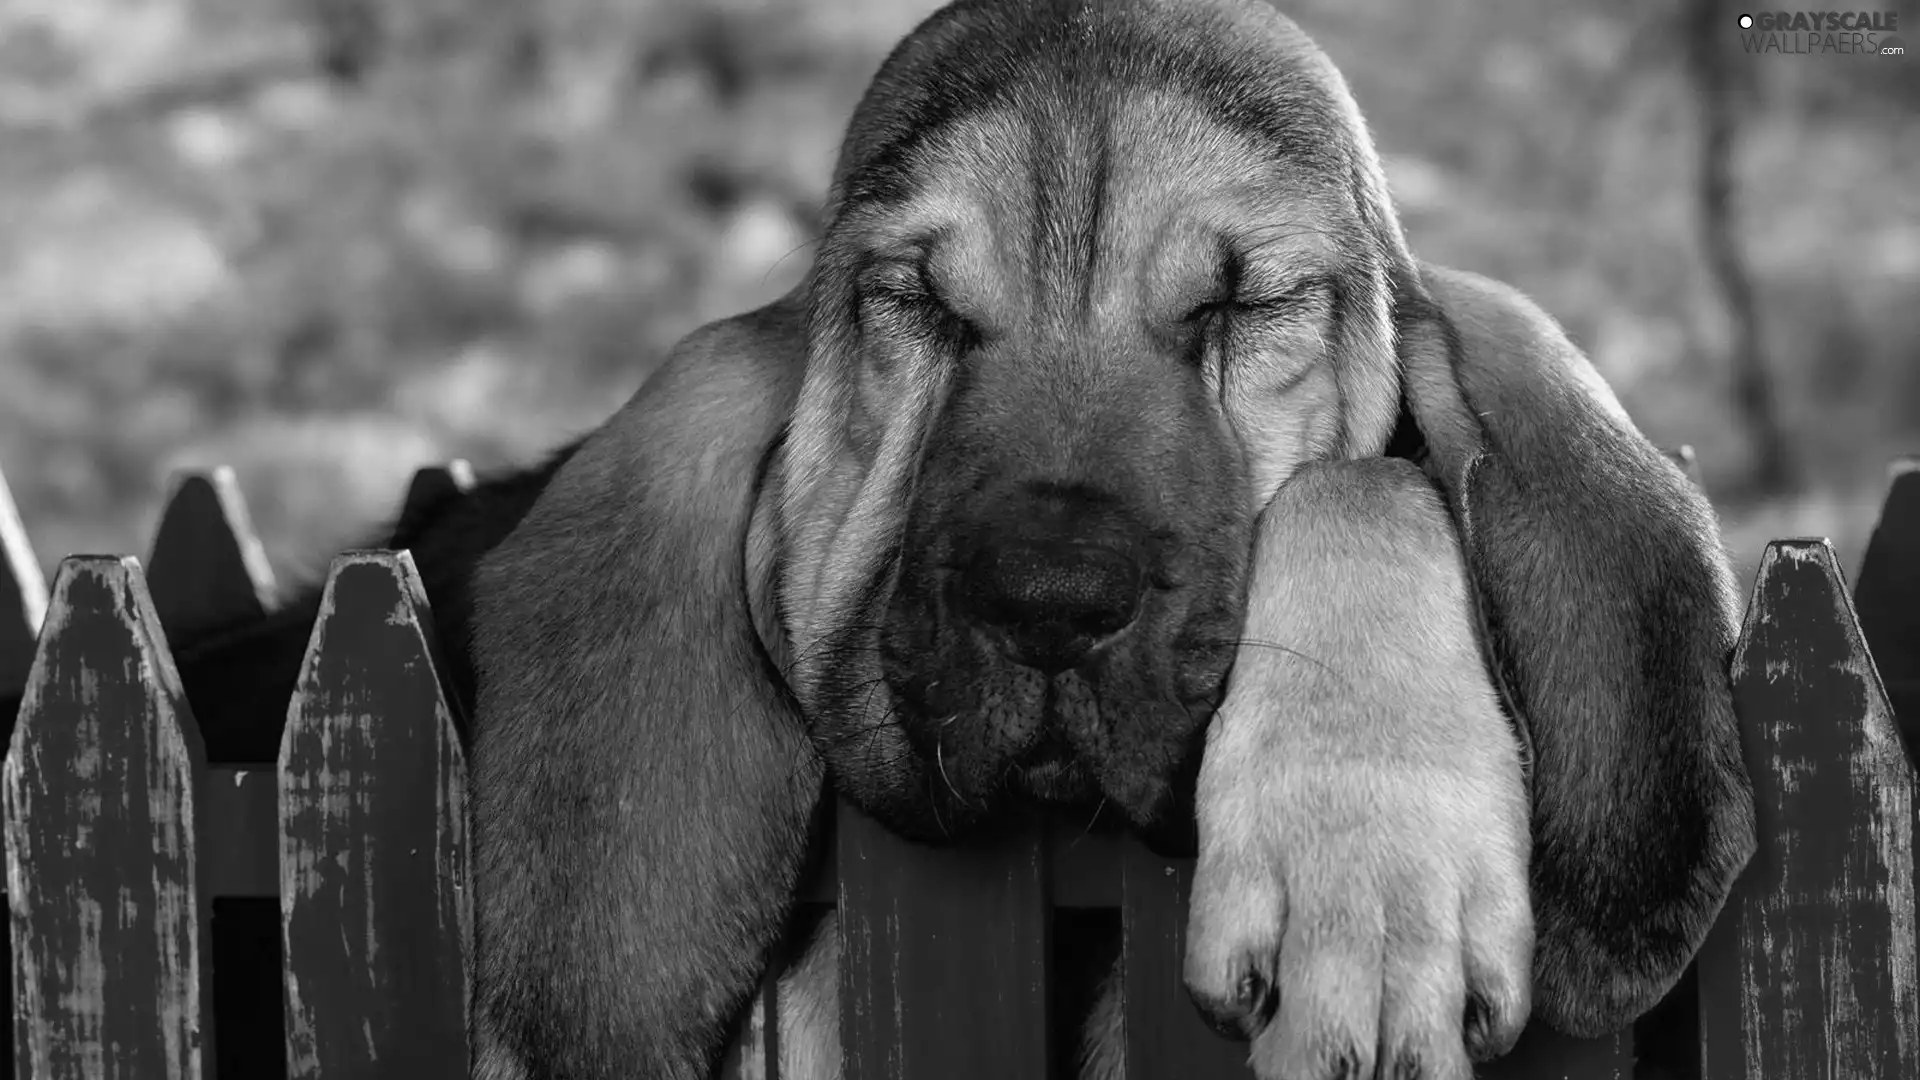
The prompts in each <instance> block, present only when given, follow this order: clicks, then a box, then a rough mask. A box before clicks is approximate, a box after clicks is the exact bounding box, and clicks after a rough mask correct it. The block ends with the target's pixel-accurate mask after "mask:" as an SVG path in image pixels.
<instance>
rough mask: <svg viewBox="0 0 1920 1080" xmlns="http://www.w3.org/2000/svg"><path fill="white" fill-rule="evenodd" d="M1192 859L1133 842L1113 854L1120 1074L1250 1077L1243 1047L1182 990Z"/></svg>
mask: <svg viewBox="0 0 1920 1080" xmlns="http://www.w3.org/2000/svg"><path fill="white" fill-rule="evenodd" d="M1193 865H1194V864H1193V860H1191V859H1178V860H1173V859H1163V858H1161V857H1159V856H1158V855H1155V854H1154V853H1153V852H1151V851H1148V850H1147V849H1146V847H1144V846H1143V845H1141V844H1138V843H1129V844H1127V845H1126V846H1125V848H1124V849H1123V850H1122V851H1121V852H1120V880H1121V885H1120V888H1121V903H1120V941H1121V957H1122V959H1121V963H1122V965H1123V966H1122V971H1121V978H1122V979H1123V980H1124V982H1123V986H1124V987H1125V994H1124V1000H1125V1009H1126V1030H1127V1075H1128V1076H1129V1077H1133V1076H1169V1077H1171V1076H1178V1077H1183V1078H1189V1080H1251V1078H1252V1076H1253V1070H1252V1069H1251V1068H1249V1067H1248V1065H1247V1057H1248V1052H1249V1047H1248V1045H1247V1044H1246V1043H1243V1042H1238V1041H1232V1040H1228V1039H1226V1038H1223V1037H1222V1036H1220V1035H1217V1034H1215V1033H1214V1031H1213V1030H1212V1029H1211V1028H1209V1027H1208V1026H1207V1024H1206V1021H1204V1020H1202V1019H1201V1018H1200V1010H1199V1009H1197V1008H1195V1007H1194V1004H1193V1000H1192V999H1191V998H1190V997H1188V996H1187V991H1186V983H1185V981H1184V979H1183V977H1182V966H1183V961H1184V960H1185V958H1186V952H1187V895H1188V892H1189V891H1190V890H1191V889H1192V887H1193Z"/></svg>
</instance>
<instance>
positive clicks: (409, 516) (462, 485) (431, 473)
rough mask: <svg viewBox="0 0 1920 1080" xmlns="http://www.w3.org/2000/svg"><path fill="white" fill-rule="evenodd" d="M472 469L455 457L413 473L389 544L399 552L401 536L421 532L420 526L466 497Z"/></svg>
mask: <svg viewBox="0 0 1920 1080" xmlns="http://www.w3.org/2000/svg"><path fill="white" fill-rule="evenodd" d="M473 485H474V477H473V466H472V465H469V464H468V463H467V460H466V459H465V458H454V459H452V460H450V461H448V462H447V463H446V464H445V465H427V466H424V467H422V468H420V469H417V470H415V471H414V474H413V479H412V480H411V481H410V482H409V483H408V484H407V497H406V498H405V499H404V500H403V501H402V502H401V504H400V517H399V518H398V519H396V520H395V522H394V526H393V536H392V538H391V540H390V542H391V543H392V544H393V546H394V547H395V548H396V549H398V548H400V547H402V546H403V545H402V544H401V543H400V542H399V541H400V539H401V538H402V537H406V536H412V535H414V534H416V533H418V532H419V531H420V527H421V524H422V523H423V522H426V521H431V520H432V519H434V518H436V517H438V516H440V515H441V514H442V513H445V512H446V509H447V507H448V505H449V504H451V503H452V502H453V501H454V500H456V499H462V498H465V497H466V495H467V493H468V492H470V491H472V490H473Z"/></svg>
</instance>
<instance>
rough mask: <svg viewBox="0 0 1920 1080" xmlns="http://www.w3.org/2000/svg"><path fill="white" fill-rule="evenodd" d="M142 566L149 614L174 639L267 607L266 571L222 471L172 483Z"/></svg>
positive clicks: (269, 573)
mask: <svg viewBox="0 0 1920 1080" xmlns="http://www.w3.org/2000/svg"><path fill="white" fill-rule="evenodd" d="M149 565H150V566H151V567H152V570H151V572H150V573H149V574H148V578H149V579H150V582H151V587H152V589H153V605H154V608H155V609H156V610H157V611H159V612H160V622H161V625H163V626H165V627H166V630H167V633H168V634H170V635H172V636H173V637H174V638H176V639H181V640H184V639H185V637H186V635H189V634H192V633H194V632H196V631H203V630H209V629H213V628H215V627H220V626H227V625H232V624H234V623H237V622H241V621H243V620H247V619H257V618H259V617H260V616H261V615H264V614H266V613H267V612H268V611H270V610H272V608H273V604H274V591H275V590H274V583H273V569H272V568H271V567H270V566H268V565H267V554H266V549H265V548H263V547H262V546H261V544H260V538H259V537H258V536H257V535H255V533H254V531H253V522H252V520H251V519H250V518H249V517H248V515H247V502H246V499H245V498H243V497H242V496H241V494H240V483H239V481H238V480H236V479H235V478H234V475H233V470H232V469H230V468H228V467H227V466H225V465H222V466H220V467H218V468H215V469H209V470H207V471H205V472H189V473H181V474H179V475H178V476H176V477H175V478H174V481H173V494H172V495H171V496H169V497H168V499H167V508H166V510H165V512H163V513H162V514H161V515H160V527H159V529H158V530H157V531H156V532H155V534H154V539H153V557H152V559H150V560H149Z"/></svg>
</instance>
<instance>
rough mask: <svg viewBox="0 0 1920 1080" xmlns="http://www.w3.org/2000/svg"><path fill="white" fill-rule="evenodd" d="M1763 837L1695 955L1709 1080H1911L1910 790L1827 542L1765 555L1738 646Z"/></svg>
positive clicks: (1916, 1049)
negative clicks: (1697, 957)
mask: <svg viewBox="0 0 1920 1080" xmlns="http://www.w3.org/2000/svg"><path fill="white" fill-rule="evenodd" d="M1733 683H1734V702H1735V707H1736V708H1737V709H1738V710H1739V713H1740V717H1741V726H1742V732H1743V738H1744V740H1745V743H1746V755H1747V761H1748V767H1749V771H1750V772H1751V774H1752V776H1753V784H1754V795H1755V802H1756V812H1757V815H1758V825H1759V835H1760V845H1759V850H1758V851H1757V852H1756V853H1755V855H1754V858H1753V860H1752V862H1751V863H1749V864H1748V867H1747V869H1746V872H1745V873H1744V874H1743V875H1742V876H1741V878H1740V880H1739V882H1738V883H1737V884H1736V885H1735V887H1734V892H1733V896H1732V898H1731V899H1730V900H1729V901H1728V905H1727V909H1726V912H1725V914H1723V916H1722V918H1721V920H1720V922H1719V924H1718V925H1716V926H1715V928H1714V932H1713V933H1712V934H1711V935H1709V938H1708V942H1707V947H1706V949H1705V950H1703V952H1702V954H1701V957H1700V960H1699V973H1700V993H1701V1002H1702V1010H1701V1033H1702V1041H1703V1047H1702V1054H1703V1057H1702V1061H1703V1067H1702V1073H1703V1075H1704V1076H1706V1077H1708V1078H1709V1080H1736V1078H1738V1080H1912V1078H1913V1077H1915V1076H1920V999H1916V990H1915V982H1914V980H1915V939H1914V866H1913V785H1914V775H1913V769H1912V766H1911V765H1910V764H1909V763H1908V761H1907V757H1906V754H1905V752H1904V751H1903V749H1902V747H1901V745H1900V740H1899V736H1898V733H1897V731H1896V730H1895V727H1894V721H1893V715H1892V712H1891V710H1890V709H1889V707H1888V705H1887V700H1886V695H1885V693H1884V692H1883V691H1882V689H1881V686H1880V680H1879V678H1878V677H1877V676H1876V674H1875V673H1874V668H1873V664H1872V663H1871V661H1870V660H1869V658H1868V656H1867V652H1866V643H1865V641H1864V640H1863V639H1862V636H1861V633H1860V627H1859V624H1858V623H1857V622H1856V621H1855V618H1854V612H1853V605H1852V603H1851V602H1850V601H1849V599H1848V596H1847V590H1846V587H1845V583H1844V581H1843V580H1842V578H1841V574H1840V569H1839V566H1838V564H1837V563H1836V561H1835V559H1834V557H1833V550H1832V549H1831V548H1830V547H1829V546H1828V545H1827V543H1826V542H1825V541H1823V540H1781V541H1776V542H1774V543H1772V544H1769V545H1768V546H1767V550H1766V554H1765V555H1764V556H1763V557H1762V559H1761V563H1760V571H1759V575H1758V579H1757V581H1756V582H1755V585H1754V596H1753V602H1752V604H1751V605H1750V606H1749V608H1748V610H1747V617H1746V622H1745V626H1744V627H1743V629H1742V633H1741V638H1740V643H1739V645H1738V647H1737V648H1736V649H1735V651H1734V656H1733Z"/></svg>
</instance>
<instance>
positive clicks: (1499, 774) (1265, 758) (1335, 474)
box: [1186, 459, 1533, 1080]
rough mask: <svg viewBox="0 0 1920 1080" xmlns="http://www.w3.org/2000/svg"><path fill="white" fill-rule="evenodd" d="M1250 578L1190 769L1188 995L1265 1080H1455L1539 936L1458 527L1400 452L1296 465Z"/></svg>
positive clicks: (1490, 1053) (1495, 1021) (1498, 1048)
mask: <svg viewBox="0 0 1920 1080" xmlns="http://www.w3.org/2000/svg"><path fill="white" fill-rule="evenodd" d="M1254 566H1255V570H1254V576H1253V583H1252V587H1251V594H1252V600H1251V602H1250V603H1249V605H1248V611H1247V629H1246V634H1247V648H1246V649H1245V650H1244V652H1243V655H1242V656H1241V657H1240V660H1239V662H1238V663H1237V664H1235V665H1234V672H1233V680H1232V685H1231V687H1230V689H1229V690H1228V693H1227V699H1226V701H1225V702H1224V703H1223V704H1222V705H1221V707H1220V712H1219V715H1217V716H1215V717H1214V721H1213V725H1212V727H1211V728H1210V729H1209V732H1208V735H1207V748H1206V757H1205V760H1204V763H1203V764H1202V765H1201V770H1200V796H1199V801H1200V807H1201V818H1200V858H1199V864H1198V866H1197V867H1196V869H1195V873H1194V883H1193V899H1192V908H1191V912H1190V915H1189V919H1190V925H1189V929H1188V933H1187V957H1186V965H1187V986H1188V987H1189V988H1190V989H1191V990H1192V992H1193V994H1194V997H1195V999H1196V1000H1198V1001H1199V1002H1201V1003H1202V1004H1203V1006H1204V1007H1205V1008H1206V1009H1207V1010H1208V1011H1209V1012H1210V1013H1211V1014H1213V1015H1215V1016H1217V1017H1219V1018H1221V1020H1222V1022H1223V1023H1225V1024H1228V1025H1233V1026H1237V1027H1240V1028H1242V1030H1243V1033H1244V1034H1247V1035H1251V1036H1252V1037H1253V1039H1254V1043H1253V1064H1254V1068H1255V1072H1256V1074H1257V1075H1259V1076H1260V1077H1262V1080H1285V1078H1291V1077H1296V1076H1300V1077H1305V1076H1314V1077H1318V1076H1331V1075H1351V1076H1373V1075H1375V1072H1374V1069H1375V1065H1376V1060H1377V1063H1378V1064H1379V1065H1380V1067H1381V1070H1382V1071H1381V1073H1380V1075H1392V1076H1420V1077H1431V1078H1433V1080H1465V1078H1467V1077H1470V1076H1471V1075H1472V1064H1471V1061H1470V1060H1469V1059H1470V1056H1471V1057H1472V1058H1474V1059H1478V1060H1487V1059H1488V1058H1491V1057H1494V1056H1497V1055H1498V1054H1501V1053H1504V1052H1505V1051H1506V1050H1507V1049H1508V1048H1510V1047H1511V1046H1512V1044H1513V1041H1514V1039H1515V1038H1517V1037H1518V1036H1519V1034H1520V1029H1521V1027H1522V1026H1523V1025H1524V1023H1525V1022H1526V1019H1527V1011H1528V997H1529V988H1530V983H1531V979H1530V970H1529V965H1530V961H1531V958H1532V951H1533V922H1532V918H1531V915H1530V912H1529V909H1528V899H1527V852H1528V844H1527V839H1528V837H1527V812H1526V794H1525V790H1524V787H1523V784H1522V781H1521V772H1520V753H1519V746H1518V744H1517V743H1516V741H1515V738H1514V731H1513V729H1512V727H1511V726H1510V725H1509V724H1508V722H1507V720H1506V718H1505V717H1504V716H1503V715H1502V713H1501V710H1500V703H1499V698H1498V696H1497V693H1496V691H1495V690H1494V687H1493V684H1492V682H1491V680H1490V679H1489V677H1488V675H1487V672H1486V669H1485V667H1484V666H1483V664H1482V663H1481V659H1480V646H1479V641H1478V632H1477V628H1476V626H1475V625H1474V618H1473V601H1472V593H1471V588H1472V586H1471V585H1470V584H1469V582H1468V580H1467V570H1466V564H1465V562H1464V560H1463V559H1462V557H1461V553H1460V546H1459V543H1458V541H1457V540H1456V539H1455V535H1454V528H1453V522H1452V520H1451V519H1450V517H1449V515H1448V513H1447V509H1446V506H1445V504H1444V503H1443V501H1442V500H1441V497H1440V494H1439V492H1438V491H1436V490H1435V489H1434V487H1433V485H1432V484H1431V483H1430V482H1429V481H1428V480H1427V478H1426V477H1425V476H1424V475H1422V473H1421V472H1420V470H1419V469H1418V468H1416V467H1415V466H1414V465H1412V464H1411V463H1409V462H1406V461H1401V460H1394V459H1374V460H1368V461H1354V462H1337V463H1328V464H1322V465H1311V466H1308V467H1306V468H1304V469H1302V470H1300V471H1299V472H1298V473H1296V474H1295V475H1294V476H1293V478H1292V479H1290V480H1288V481H1287V483H1286V484H1284V485H1282V486H1281V488H1280V491H1279V493H1278V494H1277V495H1276V496H1275V497H1274V500H1273V502H1272V504H1271V505H1269V506H1268V507H1267V509H1266V512H1265V514H1264V515H1262V518H1261V523H1260V538H1259V546H1258V548H1257V549H1256V554H1255V558H1254ZM1463 1018H1464V1029H1463ZM1343 1060H1344V1061H1346V1062H1347V1063H1348V1064H1349V1065H1350V1070H1349V1071H1348V1072H1347V1073H1344V1074H1341V1073H1338V1072H1337V1070H1336V1069H1335V1066H1336V1065H1338V1064H1339V1063H1340V1062H1341V1061H1343Z"/></svg>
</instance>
